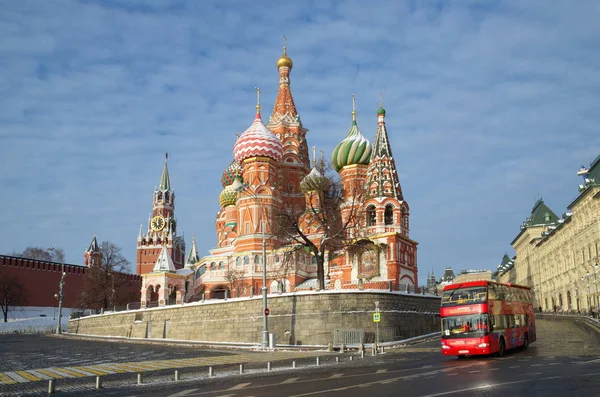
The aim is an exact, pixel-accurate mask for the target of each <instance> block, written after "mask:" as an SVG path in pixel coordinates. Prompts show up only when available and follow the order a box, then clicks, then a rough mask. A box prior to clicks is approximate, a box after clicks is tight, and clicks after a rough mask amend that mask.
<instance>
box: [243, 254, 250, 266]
mask: <svg viewBox="0 0 600 397" xmlns="http://www.w3.org/2000/svg"><path fill="white" fill-rule="evenodd" d="M249 263H250V258H249V257H248V255H246V256H244V265H247V264H249Z"/></svg>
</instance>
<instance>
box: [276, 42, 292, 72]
mask: <svg viewBox="0 0 600 397" xmlns="http://www.w3.org/2000/svg"><path fill="white" fill-rule="evenodd" d="M282 66H287V67H288V68H290V70H291V69H292V67H293V66H294V62H292V58H290V57H288V56H287V52H286V48H285V47H283V55H282V56H281V58H279V59H278V60H277V69H279V68H280V67H282Z"/></svg>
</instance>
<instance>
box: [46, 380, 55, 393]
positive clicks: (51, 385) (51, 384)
mask: <svg viewBox="0 0 600 397" xmlns="http://www.w3.org/2000/svg"><path fill="white" fill-rule="evenodd" d="M55 391H56V388H55V386H54V379H50V380H49V381H48V394H52V393H54V392H55Z"/></svg>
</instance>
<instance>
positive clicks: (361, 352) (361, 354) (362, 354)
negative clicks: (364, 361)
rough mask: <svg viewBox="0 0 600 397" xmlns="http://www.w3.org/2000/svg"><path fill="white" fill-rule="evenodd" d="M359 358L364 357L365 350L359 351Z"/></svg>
mask: <svg viewBox="0 0 600 397" xmlns="http://www.w3.org/2000/svg"><path fill="white" fill-rule="evenodd" d="M360 358H365V351H364V350H361V351H360Z"/></svg>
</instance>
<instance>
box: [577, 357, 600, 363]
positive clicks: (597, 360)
mask: <svg viewBox="0 0 600 397" xmlns="http://www.w3.org/2000/svg"><path fill="white" fill-rule="evenodd" d="M597 362H600V358H597V359H595V360H589V361H578V362H576V363H575V364H591V363H597Z"/></svg>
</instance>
